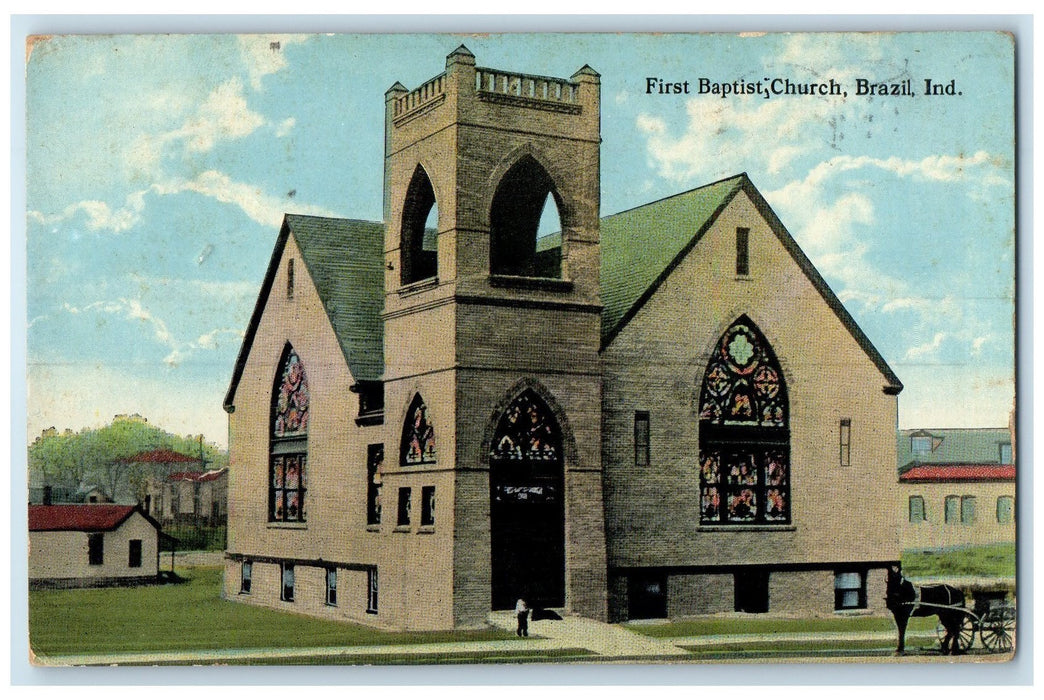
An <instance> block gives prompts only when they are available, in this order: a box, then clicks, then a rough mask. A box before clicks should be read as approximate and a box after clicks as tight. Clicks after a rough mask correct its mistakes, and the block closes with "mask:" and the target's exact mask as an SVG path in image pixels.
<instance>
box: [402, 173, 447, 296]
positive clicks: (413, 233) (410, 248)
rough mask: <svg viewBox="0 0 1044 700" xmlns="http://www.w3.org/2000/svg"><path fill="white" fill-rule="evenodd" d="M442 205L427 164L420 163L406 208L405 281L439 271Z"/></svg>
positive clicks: (409, 190) (403, 226)
mask: <svg viewBox="0 0 1044 700" xmlns="http://www.w3.org/2000/svg"><path fill="white" fill-rule="evenodd" d="M438 226H439V208H438V204H437V203H436V201H435V190H434V189H433V188H432V186H431V180H430V179H429V178H428V174H427V173H426V172H424V168H422V167H421V166H419V165H418V166H417V169H416V170H414V171H413V178H412V179H411V180H410V185H409V187H408V188H407V189H406V201H405V202H403V208H402V243H401V247H400V257H401V260H400V263H401V270H402V283H403V284H412V283H413V282H419V281H421V280H425V279H428V278H430V277H436V276H437V275H438V274H439V251H438V248H439V247H438Z"/></svg>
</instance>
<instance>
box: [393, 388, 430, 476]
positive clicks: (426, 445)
mask: <svg viewBox="0 0 1044 700" xmlns="http://www.w3.org/2000/svg"><path fill="white" fill-rule="evenodd" d="M400 455H401V459H400V464H402V465H403V466H409V465H414V464H434V462H435V461H436V459H435V429H434V428H433V427H432V425H431V421H429V420H428V407H427V405H426V404H425V403H424V399H422V398H421V395H420V394H416V395H415V396H414V397H413V401H411V402H410V408H409V410H408V411H406V423H405V425H403V427H402V447H401V450H400Z"/></svg>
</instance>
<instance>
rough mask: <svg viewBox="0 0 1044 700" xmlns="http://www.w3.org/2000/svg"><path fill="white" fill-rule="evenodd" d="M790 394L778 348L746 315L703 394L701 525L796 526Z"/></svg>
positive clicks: (724, 340) (725, 343) (718, 350)
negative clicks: (792, 498) (793, 522)
mask: <svg viewBox="0 0 1044 700" xmlns="http://www.w3.org/2000/svg"><path fill="white" fill-rule="evenodd" d="M788 414H789V405H788V401H787V388H786V383H785V381H784V378H783V372H782V370H781V369H780V366H779V362H777V360H776V356H775V354H774V353H773V352H772V348H771V347H770V346H769V344H768V341H766V340H765V337H764V336H763V335H762V333H761V331H760V330H758V328H757V326H755V325H754V324H753V323H752V322H751V320H750V319H749V318H747V317H746V316H741V317H740V318H739V319H737V320H736V321H735V322H734V323H733V324H732V325H731V326H729V328H728V330H726V331H725V333H724V335H722V337H721V338H720V339H719V340H718V343H717V344H716V345H715V347H714V351H713V352H712V353H711V358H710V361H709V362H708V363H707V370H706V372H705V373H704V376H703V383H702V386H701V388H700V432H699V435H700V439H699V442H700V456H699V460H700V467H699V469H700V522H701V523H704V524H722V525H736V524H745V523H789V522H790V518H791V513H790V430H789V415H788Z"/></svg>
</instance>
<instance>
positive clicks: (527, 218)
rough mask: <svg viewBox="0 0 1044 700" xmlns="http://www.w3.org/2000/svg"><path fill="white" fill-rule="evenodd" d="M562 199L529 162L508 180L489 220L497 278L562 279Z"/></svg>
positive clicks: (495, 197)
mask: <svg viewBox="0 0 1044 700" xmlns="http://www.w3.org/2000/svg"><path fill="white" fill-rule="evenodd" d="M561 211H562V207H561V198H560V196H559V194H558V192H557V191H556V190H555V186H554V181H552V179H551V176H550V175H548V173H547V171H546V170H545V169H544V167H543V166H542V165H540V163H538V162H537V161H536V159H535V158H533V157H532V156H530V155H526V156H523V157H522V159H521V160H519V161H518V162H517V163H515V165H513V166H512V167H511V169H510V170H508V172H507V174H505V175H504V177H503V179H502V180H501V181H500V184H499V185H498V186H497V191H496V194H494V195H493V204H492V207H491V209H490V217H489V235H490V242H489V258H490V260H489V267H490V272H491V273H493V274H494V275H513V276H519V277H550V278H559V277H561V276H562V223H561Z"/></svg>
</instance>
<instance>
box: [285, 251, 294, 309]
mask: <svg viewBox="0 0 1044 700" xmlns="http://www.w3.org/2000/svg"><path fill="white" fill-rule="evenodd" d="M286 298H287V299H293V298H294V259H293V258H290V259H289V260H287V261H286Z"/></svg>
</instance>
